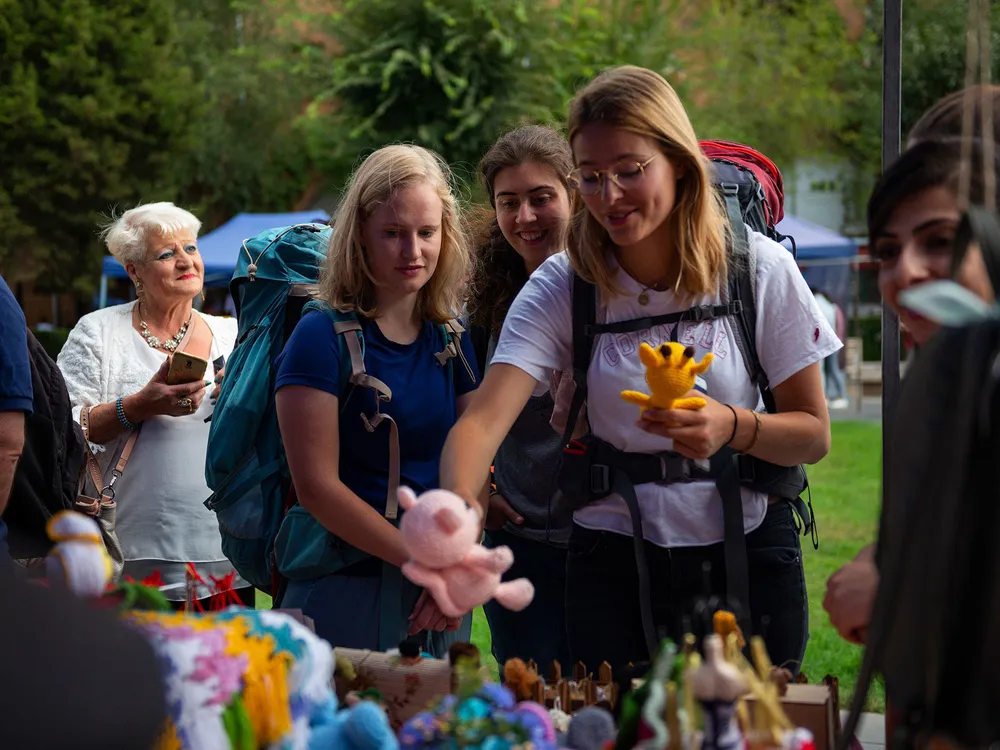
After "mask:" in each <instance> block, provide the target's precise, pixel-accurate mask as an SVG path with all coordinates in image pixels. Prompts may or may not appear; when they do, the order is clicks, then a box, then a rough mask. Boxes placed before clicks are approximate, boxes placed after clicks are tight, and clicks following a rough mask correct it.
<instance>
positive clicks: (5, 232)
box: [0, 0, 204, 290]
mask: <svg viewBox="0 0 1000 750" xmlns="http://www.w3.org/2000/svg"><path fill="white" fill-rule="evenodd" d="M174 11H175V4H174V2H172V0H119V1H118V2H115V3H104V2H90V1H89V0H33V2H21V1H20V0H0V154H2V156H0V159H2V167H0V237H3V242H0V264H2V265H3V267H4V268H5V271H6V273H8V274H9V273H11V272H12V271H13V272H15V273H18V274H23V275H26V276H35V275H37V276H38V280H39V283H40V285H41V286H42V288H48V289H51V290H61V289H69V288H73V287H74V286H75V287H76V288H77V289H78V290H84V289H87V288H88V287H90V286H91V285H92V284H93V280H94V274H95V269H96V268H97V266H98V259H99V258H100V256H101V251H100V248H99V245H98V243H97V239H96V234H97V232H96V227H97V222H98V220H99V219H100V216H101V214H102V213H106V212H107V211H108V209H109V207H111V206H112V205H114V204H119V205H124V206H127V205H130V204H133V203H136V202H138V201H140V200H142V201H153V200H159V199H169V198H172V197H173V193H174V191H175V189H176V187H177V185H178V181H179V175H178V174H177V170H176V165H175V158H176V155H177V154H179V153H185V152H186V151H187V150H188V149H189V148H190V146H191V142H192V140H191V139H192V137H193V135H194V134H193V133H192V129H191V122H192V121H193V120H196V119H197V118H198V117H199V116H200V114H201V110H202V107H203V106H204V100H203V97H202V95H201V91H200V89H199V87H198V85H197V82H196V81H195V79H194V77H193V75H192V71H191V69H190V68H189V67H188V66H185V65H183V64H181V63H178V54H177V53H178V51H179V48H180V47H182V46H183V44H184V40H183V39H182V38H180V36H179V34H178V27H177V25H176V23H175V21H174Z"/></svg>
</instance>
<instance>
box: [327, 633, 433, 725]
mask: <svg viewBox="0 0 1000 750" xmlns="http://www.w3.org/2000/svg"><path fill="white" fill-rule="evenodd" d="M334 653H335V654H336V655H337V656H338V657H344V658H346V659H347V660H348V661H350V662H351V664H353V665H354V670H355V672H357V676H358V679H357V681H356V682H357V684H356V685H353V686H351V687H350V689H352V690H365V689H367V688H375V689H376V690H378V691H379V693H381V694H382V701H383V704H384V706H385V709H386V713H387V714H388V716H389V724H390V725H391V726H392V728H393V729H394V730H395V731H399V728H400V727H402V726H403V723H404V722H405V721H406V720H407V719H409V718H411V717H412V716H413V715H415V714H417V713H419V712H421V711H423V710H424V709H425V708H427V707H428V706H429V705H430V704H431V703H433V702H434V701H435V700H437V699H438V698H441V697H442V696H445V695H449V694H450V693H451V689H452V684H451V678H452V670H451V664H450V663H449V662H448V661H446V660H444V659H420V660H419V661H417V662H416V663H415V664H414V663H411V662H409V661H408V660H404V659H401V658H400V657H399V656H389V655H388V654H385V653H382V652H379V651H364V650H359V649H352V648H335V649H334ZM338 687H339V686H338ZM337 692H338V696H339V697H340V698H341V699H343V696H342V695H339V694H340V690H338V691H337Z"/></svg>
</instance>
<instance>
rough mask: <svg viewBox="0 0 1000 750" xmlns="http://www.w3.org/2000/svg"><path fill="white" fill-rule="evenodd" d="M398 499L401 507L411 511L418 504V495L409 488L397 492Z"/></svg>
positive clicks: (401, 488) (402, 488)
mask: <svg viewBox="0 0 1000 750" xmlns="http://www.w3.org/2000/svg"><path fill="white" fill-rule="evenodd" d="M396 497H397V498H399V507H401V508H402V509H403V510H409V509H410V508H412V507H413V506H414V505H416V504H417V493H416V492H414V491H413V490H411V489H410V488H409V487H400V488H399V489H397V490H396Z"/></svg>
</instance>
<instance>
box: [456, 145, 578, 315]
mask: <svg viewBox="0 0 1000 750" xmlns="http://www.w3.org/2000/svg"><path fill="white" fill-rule="evenodd" d="M525 162H535V163H537V164H543V165H545V166H547V167H551V168H552V170H553V171H554V172H555V173H556V175H557V176H558V177H559V180H560V182H561V183H562V186H563V188H565V190H566V192H567V194H569V192H570V190H569V184H568V183H567V182H566V175H568V174H569V173H570V171H571V170H572V169H573V154H572V152H571V151H570V148H569V144H568V143H567V142H566V139H565V138H563V136H562V135H561V134H559V133H558V132H557V131H555V130H553V129H552V128H549V127H545V126H543V125H529V126H526V127H521V128H517V129H516V130H511V131H510V132H509V133H507V134H505V135H504V136H502V137H501V138H500V140H498V141H497V142H496V143H494V144H493V146H492V147H491V148H490V150H489V151H487V152H486V155H485V156H484V157H483V160H482V161H481V162H479V180H480V183H481V184H482V186H483V189H484V190H485V191H486V194H487V195H488V196H489V199H490V206H491V207H492V209H493V210H492V211H490V212H488V213H487V212H484V216H483V219H482V220H481V222H480V224H481V227H480V230H479V232H478V233H477V238H476V239H477V242H476V247H477V250H476V259H475V264H474V267H473V272H472V277H471V279H470V280H469V311H470V314H469V319H470V322H471V323H472V325H474V326H480V327H482V328H484V329H485V330H487V331H489V333H490V334H495V333H499V331H500V328H501V327H502V326H503V321H504V318H505V317H507V311H508V310H509V309H510V305H511V303H512V302H513V301H514V298H515V297H516V296H517V293H518V292H520V291H521V287H523V286H524V285H525V284H526V283H527V281H528V272H527V270H526V269H525V267H524V261H523V260H522V259H521V256H520V255H518V254H517V252H516V251H515V250H514V248H513V247H511V246H510V243H509V242H507V240H506V238H505V237H504V236H503V232H501V231H500V225H499V224H498V223H497V219H496V199H495V198H494V197H493V183H494V181H495V180H496V177H497V175H498V174H499V173H500V170H502V169H506V168H507V167H514V166H517V165H518V164H524V163H525Z"/></svg>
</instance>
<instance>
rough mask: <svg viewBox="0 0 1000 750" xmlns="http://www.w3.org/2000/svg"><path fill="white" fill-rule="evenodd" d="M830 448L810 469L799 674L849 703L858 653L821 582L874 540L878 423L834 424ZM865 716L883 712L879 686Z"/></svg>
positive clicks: (858, 663) (878, 483) (878, 484)
mask: <svg viewBox="0 0 1000 750" xmlns="http://www.w3.org/2000/svg"><path fill="white" fill-rule="evenodd" d="M832 429H833V448H832V449H831V451H830V455H828V456H827V457H826V458H825V459H824V460H823V461H821V462H820V463H819V464H817V465H816V466H813V467H810V470H809V482H810V484H811V486H812V499H813V509H814V510H815V511H816V516H817V518H818V527H819V549H818V550H814V549H813V548H812V545H811V544H807V543H806V541H805V540H804V541H803V547H804V559H805V571H806V588H807V589H808V591H809V645H808V647H807V648H806V658H805V662H804V663H803V671H804V672H805V673H806V675H808V676H809V679H810V681H812V682H818V681H819V680H821V679H822V678H823V677H824V676H825V675H827V674H830V675H833V676H835V677H836V678H837V679H838V680H839V681H840V702H841V706H842V707H845V708H846V706H847V705H848V703H849V701H850V700H851V695H852V694H853V692H854V684H855V682H857V678H858V668H859V667H860V666H861V656H862V649H861V648H860V647H858V646H854V645H852V644H850V643H848V642H847V641H845V640H843V639H842V638H840V636H838V635H837V631H836V630H834V629H833V626H831V625H830V618H829V617H828V616H827V614H826V612H825V611H824V610H823V595H824V594H825V593H826V581H827V579H828V578H829V577H830V576H831V575H832V574H833V573H834V572H835V571H836V570H837V569H838V568H839V567H840V566H841V565H843V564H844V563H845V562H847V561H849V560H851V559H852V558H853V557H854V556H855V555H856V554H857V553H858V551H859V550H860V549H861V548H862V547H864V546H865V545H866V544H868V543H870V542H872V541H873V540H874V539H875V534H876V532H877V528H878V514H879V503H880V487H881V475H882V450H881V439H882V429H881V425H880V424H878V423H871V422H834V423H833V425H832ZM866 710H868V711H878V712H884V711H885V691H884V689H883V686H882V684H881V682H879V683H877V684H875V685H873V687H872V690H871V692H870V693H869V696H868V705H867V708H866Z"/></svg>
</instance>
